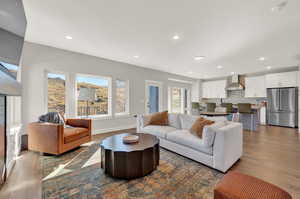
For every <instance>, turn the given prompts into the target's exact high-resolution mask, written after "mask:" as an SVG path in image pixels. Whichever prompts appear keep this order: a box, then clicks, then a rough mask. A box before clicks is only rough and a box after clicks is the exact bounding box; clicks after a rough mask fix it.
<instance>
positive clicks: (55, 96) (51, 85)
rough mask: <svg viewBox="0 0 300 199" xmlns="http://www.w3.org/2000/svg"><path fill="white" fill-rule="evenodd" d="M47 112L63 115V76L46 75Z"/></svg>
mask: <svg viewBox="0 0 300 199" xmlns="http://www.w3.org/2000/svg"><path fill="white" fill-rule="evenodd" d="M47 83H48V84H47V87H48V112H56V111H57V112H60V113H62V114H65V112H66V106H65V104H66V103H65V98H66V96H65V95H66V94H65V90H66V77H65V75H63V74H55V73H48V74H47Z"/></svg>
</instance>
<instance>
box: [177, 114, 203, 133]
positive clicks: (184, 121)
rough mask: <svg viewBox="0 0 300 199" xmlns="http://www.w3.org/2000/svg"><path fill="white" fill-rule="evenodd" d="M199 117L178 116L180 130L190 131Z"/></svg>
mask: <svg viewBox="0 0 300 199" xmlns="http://www.w3.org/2000/svg"><path fill="white" fill-rule="evenodd" d="M199 117H200V116H193V115H184V114H180V115H179V118H180V121H181V128H182V129H188V130H190V129H191V128H192V126H193V124H194V122H195V121H196V120H197V119H198V118H199Z"/></svg>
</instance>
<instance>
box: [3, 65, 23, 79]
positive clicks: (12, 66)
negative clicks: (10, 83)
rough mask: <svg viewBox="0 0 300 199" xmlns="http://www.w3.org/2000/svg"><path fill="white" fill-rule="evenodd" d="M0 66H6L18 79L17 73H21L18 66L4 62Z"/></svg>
mask: <svg viewBox="0 0 300 199" xmlns="http://www.w3.org/2000/svg"><path fill="white" fill-rule="evenodd" d="M0 65H2V66H4V67H5V68H6V69H7V70H8V71H9V72H10V74H11V75H13V76H14V77H15V78H16V77H17V73H18V71H19V67H18V66H15V65H12V64H8V63H4V62H0Z"/></svg>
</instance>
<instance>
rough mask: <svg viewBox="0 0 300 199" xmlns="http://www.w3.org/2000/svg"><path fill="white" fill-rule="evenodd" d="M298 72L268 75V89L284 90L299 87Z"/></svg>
mask: <svg viewBox="0 0 300 199" xmlns="http://www.w3.org/2000/svg"><path fill="white" fill-rule="evenodd" d="M297 75H298V72H297V71H292V72H285V73H273V74H267V75H266V87H267V88H282V87H296V86H298V81H297Z"/></svg>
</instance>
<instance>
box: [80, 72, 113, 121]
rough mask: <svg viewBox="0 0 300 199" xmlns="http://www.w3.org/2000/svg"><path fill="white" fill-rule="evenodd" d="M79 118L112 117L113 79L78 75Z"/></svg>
mask: <svg viewBox="0 0 300 199" xmlns="http://www.w3.org/2000/svg"><path fill="white" fill-rule="evenodd" d="M76 86H77V116H99V115H111V79H110V78H106V77H96V76H89V75H77V76H76Z"/></svg>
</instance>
